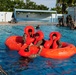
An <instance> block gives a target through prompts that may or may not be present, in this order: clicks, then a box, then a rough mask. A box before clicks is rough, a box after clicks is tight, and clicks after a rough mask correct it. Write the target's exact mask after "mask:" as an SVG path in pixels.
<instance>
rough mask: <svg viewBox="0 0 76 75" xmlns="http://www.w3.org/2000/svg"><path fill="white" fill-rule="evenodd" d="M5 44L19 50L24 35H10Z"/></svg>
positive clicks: (11, 48)
mask: <svg viewBox="0 0 76 75" xmlns="http://www.w3.org/2000/svg"><path fill="white" fill-rule="evenodd" d="M5 45H6V46H7V47H8V48H9V49H10V50H17V51H19V50H20V48H21V46H22V36H9V37H8V38H7V39H6V41H5Z"/></svg>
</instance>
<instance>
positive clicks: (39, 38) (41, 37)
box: [34, 30, 44, 44]
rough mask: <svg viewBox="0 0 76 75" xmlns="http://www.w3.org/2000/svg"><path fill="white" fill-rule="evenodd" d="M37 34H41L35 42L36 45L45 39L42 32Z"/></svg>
mask: <svg viewBox="0 0 76 75" xmlns="http://www.w3.org/2000/svg"><path fill="white" fill-rule="evenodd" d="M36 33H38V34H39V37H38V38H37V39H36V40H35V42H34V44H36V43H37V42H38V41H40V40H42V39H43V38H44V33H43V32H42V31H41V30H39V31H37V32H36ZM36 33H35V34H36Z"/></svg>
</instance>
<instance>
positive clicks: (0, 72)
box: [0, 65, 8, 75]
mask: <svg viewBox="0 0 76 75" xmlns="http://www.w3.org/2000/svg"><path fill="white" fill-rule="evenodd" d="M0 75H8V74H7V73H6V72H5V71H4V70H3V69H2V66H1V65H0Z"/></svg>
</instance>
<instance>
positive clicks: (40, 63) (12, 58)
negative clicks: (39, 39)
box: [0, 25, 76, 75]
mask: <svg viewBox="0 0 76 75" xmlns="http://www.w3.org/2000/svg"><path fill="white" fill-rule="evenodd" d="M24 27H25V26H24V25H16V26H9V25H5V26H2V25H0V65H1V66H2V68H3V69H4V71H5V72H7V74H8V75H76V55H74V56H72V57H71V58H69V59H65V60H55V59H48V58H43V57H37V58H34V59H33V60H29V61H28V62H26V60H25V59H24V58H21V57H20V55H19V54H18V52H17V51H10V50H9V49H8V48H7V47H6V46H5V40H6V38H7V37H9V36H12V35H20V36H22V35H23V30H24ZM40 29H41V30H42V31H43V32H44V35H45V36H44V39H49V33H50V32H52V31H59V32H60V33H61V35H62V37H61V41H64V42H68V43H72V44H74V45H76V30H70V29H69V28H67V27H56V26H40ZM0 75H4V74H0Z"/></svg>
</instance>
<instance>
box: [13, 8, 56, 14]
mask: <svg viewBox="0 0 76 75" xmlns="http://www.w3.org/2000/svg"><path fill="white" fill-rule="evenodd" d="M15 11H22V12H50V13H57V11H51V10H30V9H15Z"/></svg>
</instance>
